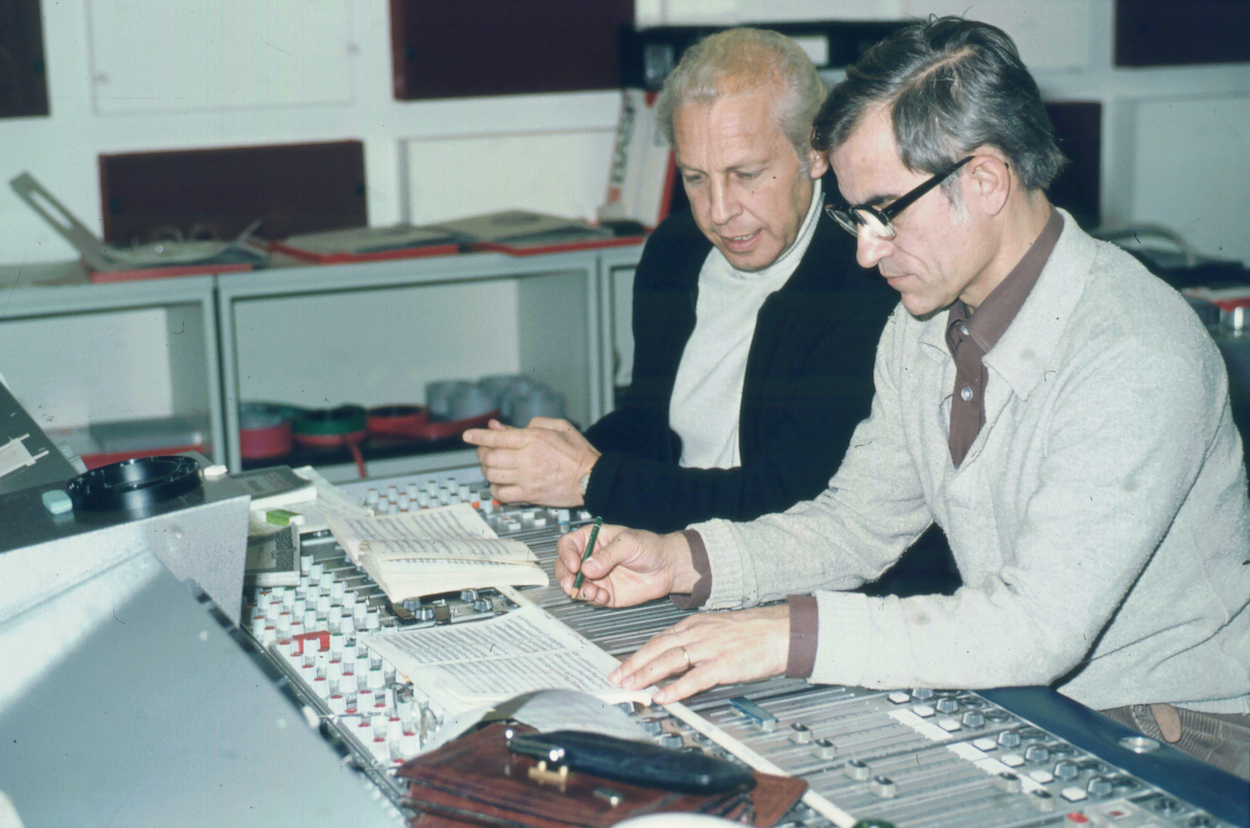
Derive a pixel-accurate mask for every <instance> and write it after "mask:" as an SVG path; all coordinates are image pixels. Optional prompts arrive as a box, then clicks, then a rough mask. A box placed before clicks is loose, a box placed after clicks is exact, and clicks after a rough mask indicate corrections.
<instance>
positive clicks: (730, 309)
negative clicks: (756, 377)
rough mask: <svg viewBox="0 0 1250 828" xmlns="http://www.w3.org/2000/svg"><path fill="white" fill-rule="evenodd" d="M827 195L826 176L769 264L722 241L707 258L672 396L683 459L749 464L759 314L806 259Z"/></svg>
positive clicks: (707, 464)
mask: <svg viewBox="0 0 1250 828" xmlns="http://www.w3.org/2000/svg"><path fill="white" fill-rule="evenodd" d="M823 203H824V202H823V198H822V193H821V186H820V181H819V180H818V181H816V184H815V186H814V187H813V188H812V201H811V204H810V205H808V208H807V216H806V217H805V218H804V219H803V224H802V226H801V227H800V228H799V234H798V237H797V238H796V239H795V240H794V244H792V245H790V249H788V250H787V251H786V252H784V253H783V254H781V256H780V257H779V258H778V259H777V261H775V262H773V263H772V264H771V265H769V266H768V267H766V268H764V269H763V270H757V271H755V272H753V273H748V272H746V271H741V270H737V269H735V268H734V267H733V265H731V264H730V263H729V261H728V260H727V259H726V258H725V256H724V254H722V253H721V252H720V250H719V249H718V248H716V247H713V248H712V252H711V253H709V254H708V257H707V259H706V260H705V261H704V262H703V269H702V270H700V271H699V298H698V301H697V302H696V303H695V324H694V331H693V333H691V334H690V341H689V342H687V343H686V349H685V351H683V352H682V355H681V364H680V365H678V367H677V380H676V382H675V384H674V385H673V396H672V398H671V399H670V400H669V424H670V425H671V426H672V428H673V430H674V431H675V432H677V435H678V436H679V437H681V444H682V451H681V465H682V466H683V467H685V468H696V469H731V468H734V467H736V466H739V465H741V463H742V459H741V456H740V454H739V451H738V418H739V413H740V409H741V407H742V383H743V380H744V378H745V376H746V367H747V356H748V354H749V353H750V350H751V340H752V339H753V338H754V336H755V322H756V316H757V314H758V313H759V311H760V308H761V307H762V306H763V305H764V300H766V299H767V298H768V297H769V296H770V295H771V294H772V293H774V292H775V291H777V290H778V289H780V288H781V286H782V285H784V284H785V283H786V280H787V279H789V278H790V276H791V274H793V273H794V270H795V268H797V267H798V266H799V262H800V261H801V260H802V259H803V254H804V253H806V252H807V246H808V244H809V243H811V240H812V235H813V234H814V233H815V232H816V221H817V219H818V217H819V215H820V210H821V206H822V204H823Z"/></svg>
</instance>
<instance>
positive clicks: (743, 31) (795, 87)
mask: <svg viewBox="0 0 1250 828" xmlns="http://www.w3.org/2000/svg"><path fill="white" fill-rule="evenodd" d="M768 85H773V86H776V87H777V89H778V92H779V94H778V95H777V97H776V98H775V100H774V102H773V113H774V114H775V115H776V116H777V123H778V125H779V126H780V127H781V131H782V132H783V133H785V135H786V137H787V138H789V139H790V143H791V144H792V145H793V146H794V151H795V153H797V154H798V156H799V160H800V161H801V162H802V164H803V167H804V169H806V168H807V165H808V157H807V154H808V150H810V149H811V135H812V118H813V117H814V116H815V115H816V111H817V110H819V109H820V105H821V103H822V102H823V101H824V97H825V84H824V82H822V81H821V79H820V75H819V74H818V73H817V71H816V67H815V66H813V65H812V61H811V59H810V58H808V56H807V53H805V52H804V51H803V50H802V49H801V48H800V47H799V45H798V44H797V43H795V42H794V41H793V40H791V39H790V38H788V37H786V36H785V35H783V34H779V33H778V32H773V31H768V30H767V29H747V28H740V29H728V30H726V31H723V32H717V33H716V34H713V35H709V36H708V37H705V38H704V39H703V40H700V41H699V42H698V43H696V44H695V45H694V46H691V47H690V48H689V49H687V50H686V52H685V54H683V55H682V57H681V60H680V61H679V62H678V64H677V68H676V69H674V70H673V71H672V73H671V74H669V76H668V78H667V79H665V81H664V90H663V92H661V94H660V100H659V103H658V104H657V105H656V114H657V117H658V118H659V123H660V128H661V129H662V130H663V131H664V137H665V138H667V139H668V143H669V145H670V146H675V145H674V144H673V114H674V113H675V112H676V110H677V108H678V107H680V106H681V105H683V104H687V103H698V104H705V105H706V104H711V103H712V102H714V101H715V100H716V99H717V98H719V97H720V96H722V95H733V94H737V93H741V92H749V91H752V90H755V89H758V88H760V87H762V86H768Z"/></svg>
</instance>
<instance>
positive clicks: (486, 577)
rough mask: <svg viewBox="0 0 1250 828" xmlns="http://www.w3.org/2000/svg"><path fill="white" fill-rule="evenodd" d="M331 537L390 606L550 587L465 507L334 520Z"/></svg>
mask: <svg viewBox="0 0 1250 828" xmlns="http://www.w3.org/2000/svg"><path fill="white" fill-rule="evenodd" d="M329 523H330V531H331V532H333V533H334V537H335V539H336V540H337V541H338V542H339V544H340V545H341V546H342V547H343V549H345V550H346V551H347V554H348V555H349V556H350V557H351V559H352V560H353V561H354V562H355V563H357V564H359V565H360V566H362V567H364V570H365V571H366V572H368V573H369V576H370V577H371V578H373V580H374V581H375V582H376V583H377V585H378V586H379V587H381V588H382V590H383V591H384V592H385V593H386V595H387V597H388V598H390V599H391V601H392V602H395V603H399V602H402V601H407V600H411V599H416V598H421V597H422V596H426V595H437V594H439V593H441V592H454V591H456V590H461V589H482V588H485V587H498V586H546V585H547V582H548V580H547V573H546V572H545V571H543V569H542V567H540V566H539V565H538V557H537V556H536V555H534V553H533V552H531V551H530V549H529V547H527V546H526V545H525V544H523V543H521V542H520V541H517V540H511V539H507V538H500V537H499V536H498V535H496V534H495V532H494V530H492V529H491V528H490V526H488V525H487V524H486V521H484V520H483V519H482V517H481V515H479V514H478V513H477V512H476V511H474V509H473V507H472V506H470V505H469V504H467V503H459V504H456V505H454V506H442V507H439V508H436V509H424V510H421V511H419V512H407V513H405V514H401V515H379V516H375V517H354V518H353V517H331V518H330V521H329Z"/></svg>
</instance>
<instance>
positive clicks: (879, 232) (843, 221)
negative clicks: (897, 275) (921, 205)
mask: <svg viewBox="0 0 1250 828" xmlns="http://www.w3.org/2000/svg"><path fill="white" fill-rule="evenodd" d="M973 158H976V156H975V155H969V156H968V157H967V158H965V159H963V160H962V161H960V162H959V163H958V164H956V165H955V166H953V167H951V168H950V169H949V170H947V171H946V172H944V173H938V174H936V175H934V176H933V177H932V178H930V179H929V180H928V181H925V182H924V183H922V184H921V185H920V186H919V187H916V188H915V189H913V190H911V191H910V192H908V193H905V194H904V195H901V196H899V197H898V198H896V199H894V201H892V202H890V203H889V204H887V205H886V206H885V207H882V208H881V209H880V210H878V209H877V208H875V207H869V206H868V205H867V204H859V205H856V206H854V207H834V206H833V205H832V204H829V205H826V206H825V212H826V213H828V214H829V217H830V218H832V219H833V220H834V221H836V222H837V223H838V224H840V225H842V229H844V230H846V232H848V233H850V234H851V235H852V236H857V237H858V236H859V231H860V228H863V229H865V230H867V231H868V233H869V235H871V236H874V237H875V238H878V239H881V240H882V241H889V240H890V239H893V238H894V237H895V236H896V235H898V231H897V230H895V229H894V225H893V224H891V223H890V220H891V219H893V218H894V217H895V216H897V215H898V214H899V213H901V212H903V211H904V210H906V209H907V208H908V207H910V206H911V205H912V204H913V203H914V202H915V201H917V200H918V199H919V198H920V197H921V196H922V195H924V194H925V193H927V192H929V191H930V190H932V189H933V188H934V187H936V186H937V185H939V184H941V183H942V182H943V181H945V180H946V179H947V178H949V177H950V176H951V175H953V174H954V173H955V171H956V170H958V169H959V168H960V167H962V166H963V165H964V164H967V163H968V162H969V161H971V160H972V159H973Z"/></svg>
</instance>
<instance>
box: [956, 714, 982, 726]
mask: <svg viewBox="0 0 1250 828" xmlns="http://www.w3.org/2000/svg"><path fill="white" fill-rule="evenodd" d="M960 722H962V724H963V726H964V727H974V728H975V727H985V714H984V713H982V712H981V711H980V710H969V711H968V712H967V713H965V714H964V715H963V718H961V719H960Z"/></svg>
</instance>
